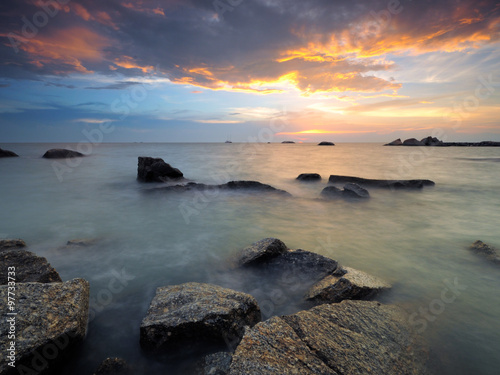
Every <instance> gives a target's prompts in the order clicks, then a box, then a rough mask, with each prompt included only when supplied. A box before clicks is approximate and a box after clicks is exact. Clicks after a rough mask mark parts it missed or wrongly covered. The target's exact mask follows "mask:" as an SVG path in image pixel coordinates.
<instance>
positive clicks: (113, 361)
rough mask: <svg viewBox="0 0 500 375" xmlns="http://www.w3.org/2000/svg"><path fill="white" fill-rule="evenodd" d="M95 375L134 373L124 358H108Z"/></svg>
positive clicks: (130, 374)
mask: <svg viewBox="0 0 500 375" xmlns="http://www.w3.org/2000/svg"><path fill="white" fill-rule="evenodd" d="M94 375H134V371H133V369H132V367H131V366H130V365H129V364H128V363H127V362H126V361H125V360H124V359H122V358H106V359H105V360H104V361H103V362H102V363H101V364H100V365H99V368H98V369H97V371H96V372H95V373H94Z"/></svg>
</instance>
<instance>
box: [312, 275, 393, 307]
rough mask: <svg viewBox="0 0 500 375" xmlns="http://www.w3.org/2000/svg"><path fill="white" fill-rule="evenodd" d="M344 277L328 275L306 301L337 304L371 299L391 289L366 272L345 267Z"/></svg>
mask: <svg viewBox="0 0 500 375" xmlns="http://www.w3.org/2000/svg"><path fill="white" fill-rule="evenodd" d="M344 271H345V274H344V275H338V276H335V275H328V276H326V277H324V278H323V279H321V280H320V281H318V282H317V283H316V284H314V285H313V286H312V287H311V289H309V291H308V292H307V294H306V297H305V298H306V299H307V300H308V301H312V302H314V303H316V304H322V303H336V302H341V301H343V300H354V299H369V298H372V297H374V296H375V295H377V294H378V293H380V292H381V291H383V290H386V289H389V288H391V285H390V284H389V283H387V282H386V281H384V280H381V279H379V278H377V277H374V276H371V275H369V274H367V273H365V272H362V271H358V270H355V269H353V268H350V267H344Z"/></svg>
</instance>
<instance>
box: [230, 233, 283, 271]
mask: <svg viewBox="0 0 500 375" xmlns="http://www.w3.org/2000/svg"><path fill="white" fill-rule="evenodd" d="M287 251H288V247H287V246H286V245H285V244H284V243H283V241H281V240H279V239H277V238H264V239H262V240H260V241H257V242H254V243H253V244H251V245H250V246H247V247H245V248H244V249H243V250H242V251H241V253H240V254H239V255H238V265H239V266H250V265H256V264H259V263H263V262H266V261H268V260H270V259H271V258H274V257H276V256H278V255H280V254H284V253H286V252H287Z"/></svg>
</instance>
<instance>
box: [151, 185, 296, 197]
mask: <svg viewBox="0 0 500 375" xmlns="http://www.w3.org/2000/svg"><path fill="white" fill-rule="evenodd" d="M155 190H161V191H172V192H179V193H182V192H186V191H210V194H214V195H216V193H215V192H216V191H235V192H246V193H273V194H279V195H283V196H288V197H290V196H291V194H290V193H288V192H287V191H285V190H281V189H276V188H275V187H273V186H271V185H267V184H263V183H261V182H258V181H230V182H227V183H225V184H221V185H206V184H199V183H196V182H188V183H187V184H182V185H171V186H162V187H160V188H158V189H155Z"/></svg>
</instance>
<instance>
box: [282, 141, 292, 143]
mask: <svg viewBox="0 0 500 375" xmlns="http://www.w3.org/2000/svg"><path fill="white" fill-rule="evenodd" d="M281 143H295V142H294V141H283V142H281Z"/></svg>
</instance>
